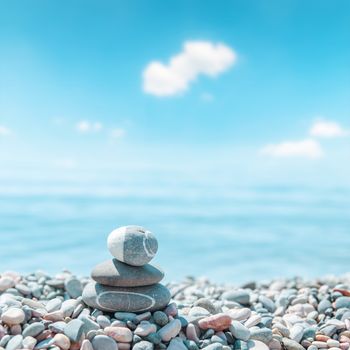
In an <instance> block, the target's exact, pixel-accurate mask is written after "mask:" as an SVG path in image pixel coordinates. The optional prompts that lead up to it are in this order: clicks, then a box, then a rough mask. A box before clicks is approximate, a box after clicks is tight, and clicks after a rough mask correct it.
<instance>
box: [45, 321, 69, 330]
mask: <svg viewBox="0 0 350 350" xmlns="http://www.w3.org/2000/svg"><path fill="white" fill-rule="evenodd" d="M66 325H67V324H66V322H64V321H58V322H54V323H51V324H49V330H50V331H52V332H54V333H63V332H64V329H65V328H66Z"/></svg>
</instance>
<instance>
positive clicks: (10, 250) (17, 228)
mask: <svg viewBox="0 0 350 350" xmlns="http://www.w3.org/2000/svg"><path fill="white" fill-rule="evenodd" d="M127 224H139V225H143V226H145V227H147V228H149V229H150V230H152V231H153V232H154V233H155V234H156V236H157V237H158V240H159V247H160V248H159V253H158V255H157V258H156V259H155V262H156V263H157V264H158V265H160V266H162V267H163V269H164V270H165V272H166V275H167V279H168V280H172V279H180V278H181V277H183V276H186V275H195V276H204V275H205V276H208V277H210V278H211V279H212V280H215V281H219V282H230V283H241V282H244V281H250V280H253V279H259V280H261V279H269V278H275V277H278V276H294V275H301V276H305V277H313V276H318V275H324V274H329V273H337V274H341V273H346V272H348V271H350V265H349V261H350V260H349V258H350V251H349V247H350V189H344V188H343V189H323V190H319V189H310V188H291V187H281V188H271V187H270V188H267V187H261V188H240V189H234V190H230V191H228V190H227V189H225V188H208V187H202V188H201V187H200V186H197V187H189V188H182V189H181V191H180V190H178V189H177V188H172V187H171V186H170V187H162V188H159V189H157V188H156V189H150V190H147V191H142V192H140V191H139V190H134V191H126V190H124V189H118V188H116V187H113V186H110V187H107V188H103V189H101V188H100V189H99V190H98V191H85V190H84V191H80V190H72V189H67V190H62V189H60V188H58V189H57V190H51V191H46V190H45V189H42V188H37V189H35V190H33V191H27V192H26V191H21V194H19V193H17V192H16V191H3V192H2V194H1V195H0V252H1V254H0V266H1V270H2V271H3V270H9V269H10V270H17V271H20V272H30V271H33V270H37V269H42V270H45V271H48V272H50V273H54V272H58V271H60V270H61V269H63V268H68V269H70V270H72V271H74V272H75V273H78V274H83V275H86V274H88V273H89V271H90V269H91V268H92V267H93V266H94V265H95V264H96V263H98V262H100V261H101V260H104V259H108V258H109V254H108V252H107V249H106V246H105V242H106V237H107V235H108V233H109V232H110V231H111V230H112V229H114V228H115V227H118V226H122V225H127Z"/></svg>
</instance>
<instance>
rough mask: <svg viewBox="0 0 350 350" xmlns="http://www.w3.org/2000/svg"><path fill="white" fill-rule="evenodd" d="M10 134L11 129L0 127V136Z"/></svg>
mask: <svg viewBox="0 0 350 350" xmlns="http://www.w3.org/2000/svg"><path fill="white" fill-rule="evenodd" d="M11 134H12V131H11V129H9V128H7V127H6V126H3V125H0V136H8V135H11Z"/></svg>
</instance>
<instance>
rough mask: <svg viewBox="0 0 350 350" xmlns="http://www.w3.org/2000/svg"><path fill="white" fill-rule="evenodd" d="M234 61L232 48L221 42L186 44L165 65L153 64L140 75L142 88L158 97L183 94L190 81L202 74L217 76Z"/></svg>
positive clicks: (160, 63) (235, 57) (156, 62)
mask: <svg viewBox="0 0 350 350" xmlns="http://www.w3.org/2000/svg"><path fill="white" fill-rule="evenodd" d="M236 59H237V55H236V53H235V51H234V50H233V49H231V48H230V47H228V46H226V45H224V44H222V43H211V42H209V41H187V42H185V43H184V45H183V51H182V52H180V53H178V54H177V55H175V56H173V57H171V58H170V60H169V63H168V64H164V63H162V62H160V61H152V62H151V63H149V64H148V65H147V67H146V68H145V70H144V72H143V89H144V91H145V92H146V93H148V94H152V95H155V96H158V97H162V96H173V95H177V94H179V93H182V92H184V91H186V90H187V89H188V87H189V85H190V83H191V82H193V81H194V80H196V78H197V77H198V76H199V75H201V74H203V75H207V76H210V77H216V76H218V75H219V74H220V73H223V72H224V71H226V70H227V69H229V68H230V67H231V66H232V65H233V64H234V63H235V62H236Z"/></svg>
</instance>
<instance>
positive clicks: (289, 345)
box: [282, 338, 327, 350]
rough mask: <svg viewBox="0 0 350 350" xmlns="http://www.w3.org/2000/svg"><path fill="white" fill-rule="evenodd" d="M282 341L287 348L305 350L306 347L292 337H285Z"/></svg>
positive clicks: (289, 349) (287, 349)
mask: <svg viewBox="0 0 350 350" xmlns="http://www.w3.org/2000/svg"><path fill="white" fill-rule="evenodd" d="M282 342H283V345H284V347H285V348H286V350H305V348H304V347H303V346H302V345H300V344H299V343H297V342H296V341H294V340H292V339H288V338H283V339H282ZM326 346H327V344H326Z"/></svg>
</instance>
